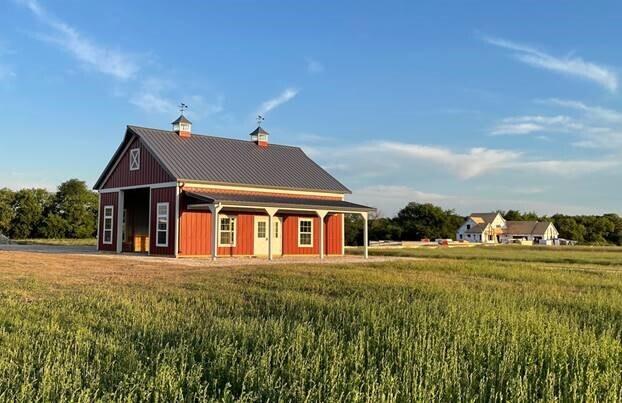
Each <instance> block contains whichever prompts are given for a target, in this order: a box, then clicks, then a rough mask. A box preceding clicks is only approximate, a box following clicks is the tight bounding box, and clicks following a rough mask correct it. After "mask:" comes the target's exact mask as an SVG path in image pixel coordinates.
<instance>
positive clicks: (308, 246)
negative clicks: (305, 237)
mask: <svg viewBox="0 0 622 403" xmlns="http://www.w3.org/2000/svg"><path fill="white" fill-rule="evenodd" d="M303 222H308V223H310V224H311V231H310V232H301V231H300V227H301V224H302V223H303ZM313 230H314V228H313V218H298V247H299V248H313ZM302 234H310V235H311V243H310V244H308V245H307V244H303V243H302V242H300V238H301V235H302Z"/></svg>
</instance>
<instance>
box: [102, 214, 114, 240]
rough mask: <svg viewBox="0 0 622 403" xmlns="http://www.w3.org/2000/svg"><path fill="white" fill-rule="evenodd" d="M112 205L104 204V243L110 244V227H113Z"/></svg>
mask: <svg viewBox="0 0 622 403" xmlns="http://www.w3.org/2000/svg"><path fill="white" fill-rule="evenodd" d="M113 215H114V206H104V239H103V240H102V242H103V243H104V244H106V245H112V229H113V227H114V220H113V219H112V216H113Z"/></svg>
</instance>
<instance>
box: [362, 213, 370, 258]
mask: <svg viewBox="0 0 622 403" xmlns="http://www.w3.org/2000/svg"><path fill="white" fill-rule="evenodd" d="M362 215H363V221H364V223H365V224H364V226H363V243H364V245H365V247H364V251H365V252H364V255H365V259H369V234H368V229H367V227H368V219H369V214H368V213H363V214H362Z"/></svg>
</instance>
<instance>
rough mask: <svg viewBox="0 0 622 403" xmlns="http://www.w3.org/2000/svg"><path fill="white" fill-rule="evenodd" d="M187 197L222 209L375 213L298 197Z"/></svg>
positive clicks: (197, 194) (207, 194)
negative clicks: (251, 208) (247, 208)
mask: <svg viewBox="0 0 622 403" xmlns="http://www.w3.org/2000/svg"><path fill="white" fill-rule="evenodd" d="M184 194H185V195H186V196H188V197H191V198H194V199H197V200H199V201H202V202H204V203H207V204H220V205H222V206H224V207H227V206H229V207H246V206H248V207H261V208H278V209H283V210H301V209H302V210H327V211H331V212H344V213H348V212H355V213H365V212H372V211H375V209H374V208H372V207H367V206H363V205H360V204H355V203H350V202H347V201H344V200H326V199H310V198H298V197H284V196H274V195H259V194H240V193H210V192H205V193H204V192H195V191H192V192H186V191H184Z"/></svg>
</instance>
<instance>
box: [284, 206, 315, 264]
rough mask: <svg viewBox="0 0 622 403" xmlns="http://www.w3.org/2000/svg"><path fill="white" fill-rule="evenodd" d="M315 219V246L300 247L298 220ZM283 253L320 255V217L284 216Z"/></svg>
mask: <svg viewBox="0 0 622 403" xmlns="http://www.w3.org/2000/svg"><path fill="white" fill-rule="evenodd" d="M300 218H312V219H313V246H312V247H310V248H309V247H305V248H300V247H298V220H299V219H300ZM283 254H284V255H319V254H320V218H319V217H317V216H316V217H304V216H296V215H288V216H285V217H283Z"/></svg>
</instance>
